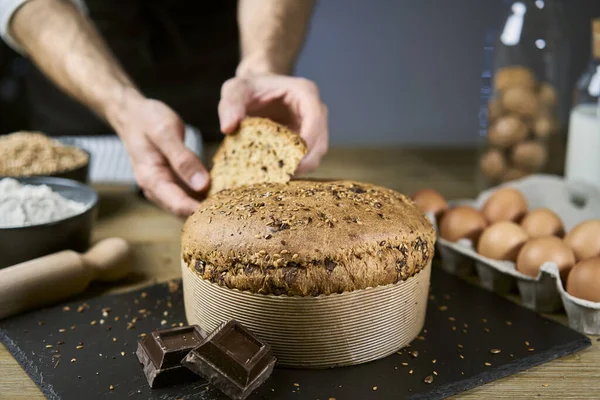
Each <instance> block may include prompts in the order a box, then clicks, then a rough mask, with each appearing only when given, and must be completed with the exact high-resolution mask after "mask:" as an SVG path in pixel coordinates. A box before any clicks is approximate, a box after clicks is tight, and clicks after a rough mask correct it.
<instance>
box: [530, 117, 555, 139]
mask: <svg viewBox="0 0 600 400" xmlns="http://www.w3.org/2000/svg"><path fill="white" fill-rule="evenodd" d="M558 128H559V123H558V121H557V120H556V118H553V117H551V116H548V115H540V116H539V117H538V118H537V119H536V120H535V123H534V125H533V133H534V134H535V136H536V137H538V138H540V139H544V138H547V137H549V136H552V135H554V134H556V133H557V132H558Z"/></svg>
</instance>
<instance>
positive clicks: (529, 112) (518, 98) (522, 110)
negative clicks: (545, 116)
mask: <svg viewBox="0 0 600 400" xmlns="http://www.w3.org/2000/svg"><path fill="white" fill-rule="evenodd" d="M502 106H503V107H504V108H505V109H506V110H508V111H511V112H513V113H515V114H518V115H521V116H523V117H527V118H533V117H534V116H535V115H537V113H538V112H539V108H540V107H539V99H538V97H537V95H536V93H535V92H534V91H533V90H531V89H527V88H523V87H520V86H514V87H511V88H508V89H507V90H506V91H505V92H504V93H502Z"/></svg>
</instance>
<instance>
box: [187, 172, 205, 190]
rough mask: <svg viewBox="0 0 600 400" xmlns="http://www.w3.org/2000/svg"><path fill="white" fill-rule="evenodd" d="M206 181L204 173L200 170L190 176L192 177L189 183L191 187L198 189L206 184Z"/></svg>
mask: <svg viewBox="0 0 600 400" xmlns="http://www.w3.org/2000/svg"><path fill="white" fill-rule="evenodd" d="M206 181H207V177H206V174H203V173H201V172H196V173H195V174H194V175H193V176H192V179H191V180H190V185H191V187H192V189H194V190H196V191H200V190H202V189H204V187H205V186H206Z"/></svg>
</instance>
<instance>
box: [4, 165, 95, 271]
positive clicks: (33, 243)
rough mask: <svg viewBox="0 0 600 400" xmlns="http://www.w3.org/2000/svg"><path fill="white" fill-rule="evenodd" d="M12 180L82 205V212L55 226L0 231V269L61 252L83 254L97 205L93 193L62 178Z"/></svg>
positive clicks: (43, 225) (53, 224) (91, 190)
mask: <svg viewBox="0 0 600 400" xmlns="http://www.w3.org/2000/svg"><path fill="white" fill-rule="evenodd" d="M16 179H17V180H18V181H19V182H21V183H22V184H24V185H42V184H43V185H48V186H50V187H51V188H52V190H53V191H55V192H57V193H59V194H60V195H62V196H63V197H65V198H67V199H69V200H74V201H77V202H80V203H84V204H85V205H86V208H85V211H83V212H82V213H80V214H77V215H74V216H72V217H69V218H65V219H62V220H59V221H55V222H49V223H46V224H40V225H30V226H24V227H15V228H0V268H4V267H8V266H10V265H14V264H18V263H21V262H24V261H28V260H31V259H34V258H38V257H43V256H45V255H48V254H51V253H55V252H58V251H62V250H74V251H77V252H84V251H86V250H87V249H88V248H89V245H90V240H91V235H92V228H93V225H94V221H95V219H96V214H97V205H98V194H97V193H96V191H95V190H94V189H92V188H91V187H89V186H86V185H84V184H82V183H79V182H76V181H74V180H70V179H64V178H55V177H35V178H16Z"/></svg>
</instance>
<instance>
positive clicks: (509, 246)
mask: <svg viewBox="0 0 600 400" xmlns="http://www.w3.org/2000/svg"><path fill="white" fill-rule="evenodd" d="M528 239H529V236H528V235H527V232H525V230H524V229H523V228H521V226H520V225H518V224H516V223H514V222H512V221H501V222H496V223H495V224H492V225H490V226H488V227H487V228H485V229H484V231H483V233H482V234H481V237H480V238H479V244H478V245H477V252H478V253H479V254H481V255H482V256H484V257H488V258H491V259H494V260H505V261H515V260H516V259H517V255H518V254H519V251H520V250H521V247H523V245H524V244H525V242H527V240H528Z"/></svg>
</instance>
